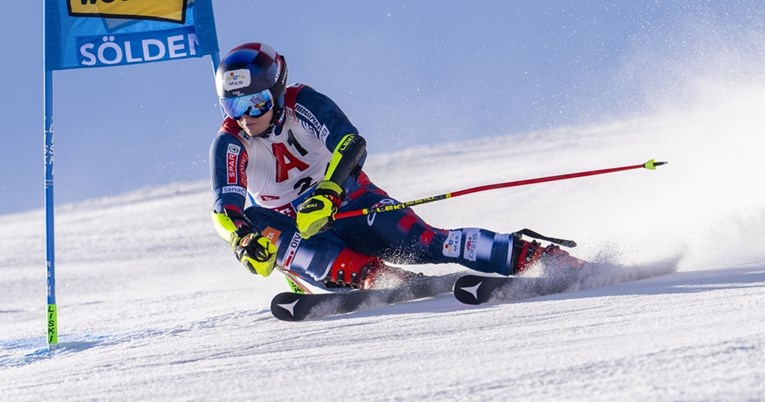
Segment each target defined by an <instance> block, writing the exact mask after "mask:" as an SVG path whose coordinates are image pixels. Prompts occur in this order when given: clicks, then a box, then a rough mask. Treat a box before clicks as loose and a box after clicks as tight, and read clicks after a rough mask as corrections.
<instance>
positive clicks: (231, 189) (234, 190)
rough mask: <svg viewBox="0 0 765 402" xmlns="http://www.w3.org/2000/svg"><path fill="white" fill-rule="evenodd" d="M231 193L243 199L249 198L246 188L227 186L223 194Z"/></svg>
mask: <svg viewBox="0 0 765 402" xmlns="http://www.w3.org/2000/svg"><path fill="white" fill-rule="evenodd" d="M229 193H235V194H239V195H241V196H242V197H246V196H247V190H245V189H244V187H239V186H225V187H223V194H229Z"/></svg>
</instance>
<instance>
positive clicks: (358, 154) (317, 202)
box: [296, 134, 366, 238]
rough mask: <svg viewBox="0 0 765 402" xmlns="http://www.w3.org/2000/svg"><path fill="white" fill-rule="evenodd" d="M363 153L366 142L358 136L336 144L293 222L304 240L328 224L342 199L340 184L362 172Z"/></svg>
mask: <svg viewBox="0 0 765 402" xmlns="http://www.w3.org/2000/svg"><path fill="white" fill-rule="evenodd" d="M365 151H366V142H365V141H364V138H362V137H361V136H359V135H357V134H347V135H346V136H344V137H343V139H342V140H341V141H340V142H339V143H338V144H337V146H336V147H335V150H334V151H333V152H332V157H331V159H330V161H329V165H328V166H327V172H326V173H325V174H324V179H323V180H322V181H321V182H319V184H318V185H317V186H316V189H315V190H314V192H313V194H312V195H311V197H309V198H308V199H307V200H305V202H303V204H301V205H300V207H299V208H298V211H297V217H296V222H297V227H298V230H299V231H300V234H301V235H302V236H303V237H304V238H309V237H311V236H313V235H315V234H317V233H319V232H320V231H321V230H322V228H324V227H325V226H326V225H327V224H328V223H329V222H330V220H331V219H332V215H333V214H334V213H335V212H337V208H339V207H340V203H341V202H342V200H343V197H344V196H345V191H344V190H343V186H342V183H343V182H344V181H345V179H347V178H348V176H350V175H352V174H358V171H360V170H361V166H360V165H359V162H360V161H361V159H362V157H363V156H364V153H365Z"/></svg>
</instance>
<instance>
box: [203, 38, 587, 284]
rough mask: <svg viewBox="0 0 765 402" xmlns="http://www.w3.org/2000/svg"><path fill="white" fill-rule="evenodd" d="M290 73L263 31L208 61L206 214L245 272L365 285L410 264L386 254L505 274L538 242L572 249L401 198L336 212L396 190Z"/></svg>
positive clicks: (533, 252) (349, 128)
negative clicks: (215, 113) (381, 209)
mask: <svg viewBox="0 0 765 402" xmlns="http://www.w3.org/2000/svg"><path fill="white" fill-rule="evenodd" d="M286 82H287V64H286V62H285V59H284V57H283V56H282V55H280V54H278V53H277V52H276V51H275V50H274V49H272V48H271V47H269V46H268V45H265V44H262V43H247V44H243V45H241V46H238V47H236V48H234V49H232V50H231V51H230V52H229V53H228V54H227V55H226V56H225V57H224V58H223V60H222V61H221V63H220V66H219V67H218V70H217V73H216V87H217V92H218V96H219V97H220V103H221V106H222V107H223V109H224V111H225V113H226V117H225V119H224V121H223V124H222V126H221V128H220V130H219V132H218V135H217V136H216V137H215V139H214V140H213V142H212V145H211V149H210V165H211V176H212V186H213V194H214V206H213V210H212V218H213V223H214V225H215V227H216V230H217V232H218V234H219V235H220V236H221V237H222V238H223V239H224V240H226V241H228V242H229V244H230V245H231V247H232V248H233V249H234V251H235V254H236V257H237V258H238V259H239V261H240V262H241V263H242V264H243V265H244V266H246V267H247V268H248V269H249V270H250V271H251V272H252V273H255V274H259V275H262V276H268V275H270V274H271V272H272V271H273V270H274V267H275V266H276V265H278V266H279V267H280V268H281V269H283V270H285V271H287V272H291V273H293V274H295V275H298V276H299V277H300V278H302V279H304V280H307V281H308V282H310V283H314V284H323V285H324V286H326V287H337V286H350V287H360V288H369V287H374V284H375V282H377V281H378V280H380V278H382V277H383V276H385V274H392V275H393V276H395V277H399V278H401V277H406V276H407V275H408V274H412V273H410V272H409V271H405V270H399V269H395V268H391V267H389V266H386V265H385V264H384V263H383V260H385V261H390V262H393V263H417V264H422V263H428V264H441V263H457V264H460V265H463V266H465V267H468V268H470V269H473V270H476V271H481V272H492V273H498V274H502V275H511V274H518V273H520V272H523V271H524V270H526V269H527V268H528V267H529V266H531V265H532V264H533V263H535V262H536V261H537V260H538V259H539V258H540V256H542V255H543V254H549V255H555V256H558V257H561V256H562V257H568V258H571V259H573V257H570V256H568V253H566V252H565V251H562V250H560V249H559V248H558V247H557V246H553V245H551V246H548V247H546V248H543V247H541V245H540V244H539V243H538V242H536V241H533V242H529V241H526V240H523V239H522V238H521V236H520V235H519V234H512V233H508V234H500V233H495V232H492V231H489V230H485V229H478V228H461V229H452V230H444V229H437V228H434V227H432V226H430V225H429V224H427V223H425V222H424V221H423V220H422V219H421V218H420V217H419V216H417V214H415V213H414V211H412V210H411V209H409V208H407V209H399V210H395V211H392V212H385V213H380V214H371V215H367V216H360V217H353V218H346V219H339V220H336V221H333V219H332V216H333V214H334V213H336V212H338V211H348V210H355V209H361V208H374V207H378V206H381V205H386V204H392V203H396V202H397V201H396V200H394V199H393V198H391V197H390V196H389V195H388V194H387V193H386V192H385V191H383V190H382V189H380V188H379V187H377V186H375V185H374V184H373V183H372V181H371V180H370V179H369V177H368V176H367V175H366V173H365V172H364V171H363V169H362V167H363V165H364V161H365V159H366V156H367V154H366V149H365V148H366V142H365V140H364V137H362V136H361V135H360V134H359V131H358V130H357V129H356V127H354V126H353V124H352V123H351V122H350V121H349V120H348V118H347V117H346V116H345V114H344V113H343V111H342V110H341V109H340V108H339V107H338V106H337V105H336V104H335V103H334V102H333V101H332V100H331V99H330V98H329V97H327V96H326V95H323V94H322V93H320V92H318V91H316V90H314V89H313V88H311V87H309V86H307V85H302V84H294V85H290V86H287V85H286ZM248 199H249V201H250V204H252V206H250V207H248V208H246V209H245V204H246V202H247V200H248ZM574 260H575V259H574ZM412 275H414V274H412Z"/></svg>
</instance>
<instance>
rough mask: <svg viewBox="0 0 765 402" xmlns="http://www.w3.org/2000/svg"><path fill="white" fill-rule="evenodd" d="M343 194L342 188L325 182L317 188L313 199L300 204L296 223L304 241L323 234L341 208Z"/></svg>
mask: <svg viewBox="0 0 765 402" xmlns="http://www.w3.org/2000/svg"><path fill="white" fill-rule="evenodd" d="M342 193H343V189H342V187H340V186H338V185H337V184H336V183H334V182H331V181H327V180H325V181H322V182H320V183H319V184H318V185H317V186H316V190H314V192H313V194H312V195H311V197H309V198H308V199H307V200H305V201H304V202H303V203H302V204H300V207H298V210H297V217H296V218H295V221H296V223H297V228H298V230H299V231H300V235H301V236H303V238H304V239H307V238H309V237H311V236H314V235H316V234H317V233H319V232H321V231H322V230H323V229H325V228H326V227H327V226H328V225H329V224H330V223H331V222H332V215H334V214H335V212H337V207H339V206H340V200H341V195H342Z"/></svg>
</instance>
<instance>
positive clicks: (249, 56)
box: [215, 42, 287, 119]
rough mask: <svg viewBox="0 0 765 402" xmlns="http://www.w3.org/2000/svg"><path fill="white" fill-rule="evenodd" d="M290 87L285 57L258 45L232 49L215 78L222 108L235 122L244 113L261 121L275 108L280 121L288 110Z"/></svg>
mask: <svg viewBox="0 0 765 402" xmlns="http://www.w3.org/2000/svg"><path fill="white" fill-rule="evenodd" d="M286 84H287V62H286V61H285V60H284V57H283V56H281V55H280V54H279V53H276V50H274V49H273V48H272V47H270V46H268V45H266V44H263V43H258V42H253V43H245V44H243V45H240V46H237V47H235V48H233V49H231V51H230V52H228V54H226V55H225V56H224V57H223V59H222V60H221V63H220V65H219V66H218V71H217V72H216V74H215V86H216V90H217V91H218V97H219V98H220V104H221V106H222V107H223V109H224V110H225V112H226V114H227V115H229V116H230V117H232V118H234V119H238V118H240V117H241V116H242V115H243V114H244V113H249V114H250V115H251V116H253V117H258V115H260V114H264V113H266V112H267V111H268V110H270V109H271V107H275V108H276V110H275V112H276V113H274V117H275V118H276V117H278V115H279V114H280V112H281V110H282V109H283V108H284V90H285V88H286ZM269 103H270V104H269ZM259 110H260V112H258V111H259Z"/></svg>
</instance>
